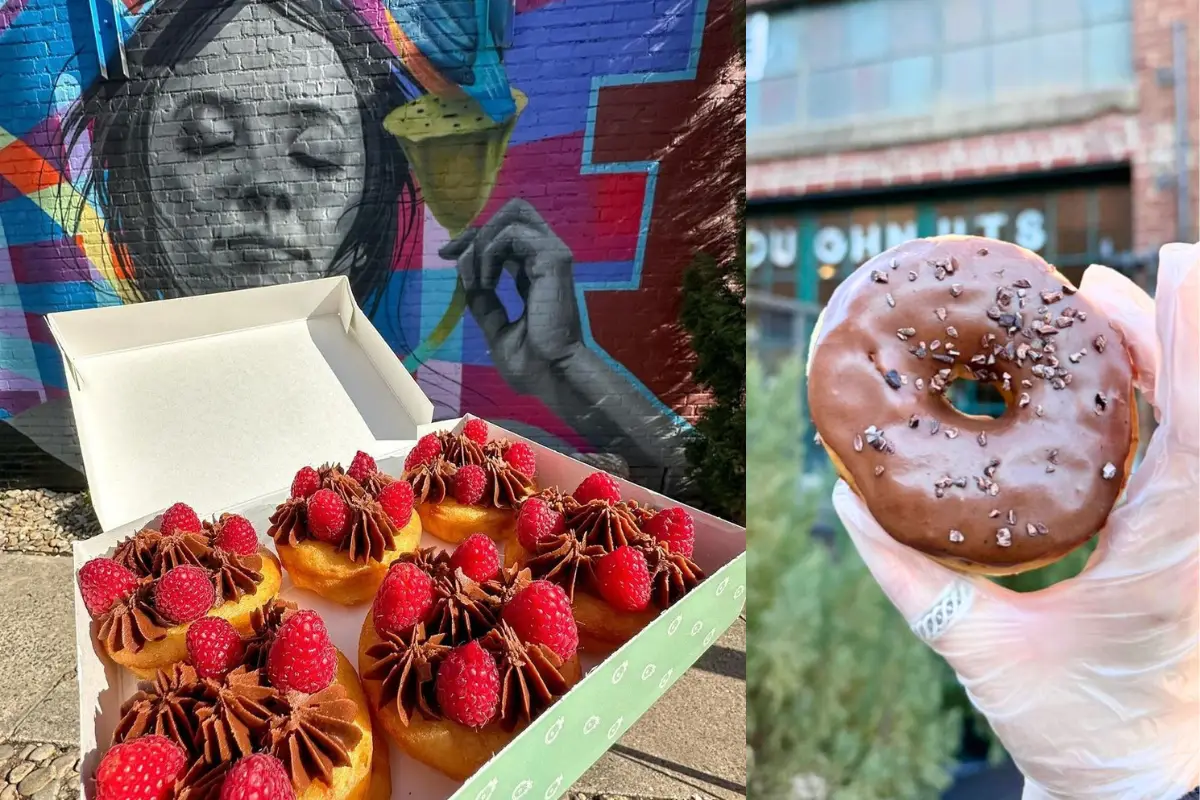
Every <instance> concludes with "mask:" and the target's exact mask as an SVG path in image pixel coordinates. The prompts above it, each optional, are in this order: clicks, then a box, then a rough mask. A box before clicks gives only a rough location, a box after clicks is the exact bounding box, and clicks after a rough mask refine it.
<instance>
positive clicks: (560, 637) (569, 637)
mask: <svg viewBox="0 0 1200 800" xmlns="http://www.w3.org/2000/svg"><path fill="white" fill-rule="evenodd" d="M500 616H501V617H502V618H503V619H504V621H505V622H507V623H508V624H509V625H511V626H512V628H513V630H514V631H516V632H517V636H519V637H520V638H521V641H523V642H528V643H529V644H544V645H546V646H547V647H549V648H550V649H551V650H553V651H554V652H555V653H557V654H558V656H559V657H560V658H562V659H563V660H566V659H568V658H570V657H571V656H573V655H575V651H576V650H578V649H579V628H578V627H577V626H576V625H575V617H574V616H573V615H572V614H571V601H570V600H569V599H568V598H567V593H566V592H564V591H563V590H562V587H560V586H558V585H557V584H554V583H551V582H550V581H534V582H533V583H531V584H529V585H528V586H526V587H525V588H524V589H522V590H521V591H519V592H517V593H516V594H515V595H513V598H512V599H511V600H509V601H508V602H507V603H506V604H505V606H504V609H503V610H502V611H501V612H500Z"/></svg>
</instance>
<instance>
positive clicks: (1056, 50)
mask: <svg viewBox="0 0 1200 800" xmlns="http://www.w3.org/2000/svg"><path fill="white" fill-rule="evenodd" d="M1036 42H1037V54H1038V58H1037V62H1036V64H1035V65H1034V66H1035V68H1036V70H1037V74H1038V76H1039V77H1040V80H1039V82H1038V84H1037V88H1039V89H1042V90H1043V91H1045V90H1054V89H1059V90H1062V89H1073V90H1080V89H1083V88H1084V79H1083V31H1079V30H1075V31H1068V32H1066V33H1054V34H1050V35H1049V36H1040V37H1038V38H1037V40H1036ZM1029 88H1030V89H1033V88H1034V85H1030V87H1029Z"/></svg>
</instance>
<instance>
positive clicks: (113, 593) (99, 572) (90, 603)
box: [79, 558, 138, 617]
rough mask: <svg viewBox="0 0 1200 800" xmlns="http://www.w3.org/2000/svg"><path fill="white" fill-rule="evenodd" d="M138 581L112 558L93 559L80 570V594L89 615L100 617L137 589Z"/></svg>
mask: <svg viewBox="0 0 1200 800" xmlns="http://www.w3.org/2000/svg"><path fill="white" fill-rule="evenodd" d="M137 585H138V579H137V576H136V575H134V574H133V573H132V572H130V571H129V570H127V569H125V567H122V566H121V565H120V564H118V563H117V562H116V561H113V560H112V559H111V558H93V559H92V560H91V561H89V562H87V563H86V564H84V565H83V566H82V567H80V568H79V592H80V594H82V595H83V604H84V605H85V606H87V610H88V613H89V614H91V615H92V616H93V617H98V616H100V615H101V614H103V613H104V612H105V611H108V610H109V609H110V608H112V604H113V603H115V602H117V601H118V600H120V599H121V598H122V597H128V596H129V595H130V594H131V593H132V592H133V590H134V589H136V588H137Z"/></svg>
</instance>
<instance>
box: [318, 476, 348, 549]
mask: <svg viewBox="0 0 1200 800" xmlns="http://www.w3.org/2000/svg"><path fill="white" fill-rule="evenodd" d="M308 532H309V533H311V534H312V535H313V536H314V537H315V538H317V539H319V540H321V541H322V542H329V543H330V544H340V543H341V541H342V539H345V538H346V534H348V533H349V532H350V509H349V508H348V507H347V506H346V501H345V500H343V499H342V498H341V497H339V496H338V494H337V492H335V491H333V490H332V489H319V490H318V491H317V492H315V493H314V494H313V496H312V497H310V498H308Z"/></svg>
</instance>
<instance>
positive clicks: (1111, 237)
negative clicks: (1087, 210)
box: [1096, 186, 1133, 257]
mask: <svg viewBox="0 0 1200 800" xmlns="http://www.w3.org/2000/svg"><path fill="white" fill-rule="evenodd" d="M1096 194H1097V196H1098V197H1097V201H1098V202H1099V205H1100V219H1099V229H1100V231H1099V233H1100V241H1099V243H1098V244H1099V252H1100V254H1101V257H1103V256H1104V255H1107V254H1108V253H1127V252H1129V251H1130V250H1131V249H1133V207H1132V205H1131V195H1130V192H1129V187H1128V186H1104V187H1101V188H1100V189H1098V190H1097V191H1096Z"/></svg>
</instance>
